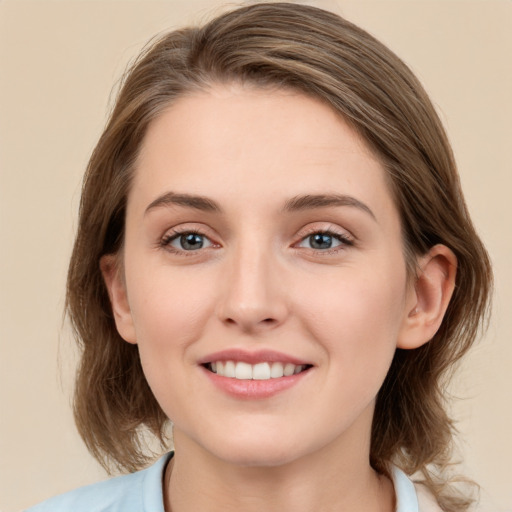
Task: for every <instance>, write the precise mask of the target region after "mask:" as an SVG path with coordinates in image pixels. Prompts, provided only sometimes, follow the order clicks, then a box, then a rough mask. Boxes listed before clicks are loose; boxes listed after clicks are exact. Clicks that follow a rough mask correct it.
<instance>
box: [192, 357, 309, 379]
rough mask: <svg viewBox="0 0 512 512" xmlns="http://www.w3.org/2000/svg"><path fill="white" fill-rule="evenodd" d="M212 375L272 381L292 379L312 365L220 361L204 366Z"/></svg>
mask: <svg viewBox="0 0 512 512" xmlns="http://www.w3.org/2000/svg"><path fill="white" fill-rule="evenodd" d="M202 366H203V367H204V368H206V370H208V371H210V372H211V373H215V374H217V375H218V376H219V377H226V378H228V379H237V380H259V381H264V380H271V379H280V378H283V377H291V376H292V375H298V374H299V373H303V372H306V371H307V370H309V369H310V368H311V367H312V365H311V364H293V363H284V362H280V361H264V362H259V363H256V364H250V363H247V362H244V361H233V360H227V361H226V360H219V361H211V362H207V363H204V364H203V365H202Z"/></svg>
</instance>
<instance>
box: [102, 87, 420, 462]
mask: <svg viewBox="0 0 512 512" xmlns="http://www.w3.org/2000/svg"><path fill="white" fill-rule="evenodd" d="M125 235H126V238H125V245H124V252H123V255H122V257H123V271H124V275H123V276H122V277H118V278H116V279H115V280H114V284H113V285H111V286H110V288H111V297H112V298H113V302H114V310H115V315H116V322H117V325H118V329H119V331H120V333H121V335H122V336H123V337H124V338H125V340H127V341H128V342H130V343H137V344H138V346H139V350H140V355H141V360H142V365H143V368H144V372H145V375H146V377H147V380H148V382H149V384H150V386H151V389H152V391H153V393H154V395H155V396H156V398H157V400H158V402H159V403H160V405H161V406H162V408H163V410H164V411H165V413H166V414H167V415H168V417H169V418H170V419H171V420H172V421H173V423H174V429H175V438H176V443H178V442H180V440H182V442H183V443H185V442H188V443H193V444H194V446H196V447H197V449H199V450H202V451H204V452H205V453H208V454H210V455H213V456H215V457H217V458H219V459H222V460H224V461H228V462H231V463H235V464H247V465H278V464H284V463H287V462H290V461H292V460H294V459H297V458H300V457H304V456H307V455H311V454H314V453H316V452H319V451H320V450H326V449H329V450H340V451H341V450H344V453H348V451H350V449H351V448H350V447H353V446H356V445H357V446H358V447H368V444H369V432H370V426H371V419H372V413H373V405H374V401H375V397H376V394H377V392H378V390H379V388H380V386H381V384H382V382H383V380H384V378H385V375H386V373H387V370H388V368H389V365H390V363H391V360H392V358H393V354H394V351H395V349H396V346H397V343H398V342H399V340H400V339H401V337H403V336H405V334H404V323H405V318H407V316H408V314H409V311H410V310H411V308H412V307H413V304H412V302H413V301H414V297H413V295H414V294H413V292H412V291H411V290H410V288H409V286H408V284H407V283H408V280H407V276H406V266H405V261H404V256H403V246H402V240H401V230H400V219H399V215H398V212H397V209H396V207H395V205H394V203H393V200H392V197H391V194H390V191H389V189H388V186H387V184H386V179H385V174H384V171H383V168H382V166H381V165H380V163H379V162H378V161H377V159H376V158H375V157H374V156H373V155H372V154H371V152H370V150H369V149H368V148H367V147H366V146H365V144H364V143H363V142H362V141H361V140H360V138H359V137H358V136H357V135H356V133H355V132H354V131H353V130H352V129H351V128H350V127H349V126H348V125H347V124H346V123H345V122H344V121H343V120H342V119H340V118H339V117H338V116H337V115H336V114H335V113H334V112H333V111H331V110H330V109H329V108H328V107H327V106H325V105H323V104H322V103H320V102H319V101H317V100H314V99H311V98H308V97H305V96H303V95H301V94H300V93H295V92H289V91H281V92H276V91H264V90H255V89H248V88H242V87H235V86H230V87H229V86H222V87H221V86H218V87H214V88H212V89H211V90H209V91H207V92H202V93H194V94H192V95H189V96H186V97H183V98H181V99H179V100H178V101H177V102H176V103H174V104H173V105H172V106H171V107H170V108H169V109H168V110H167V111H166V112H164V113H163V114H162V115H161V116H160V117H159V118H158V119H156V120H155V121H154V122H153V124H152V125H151V126H150V128H149V131H148V133H147V136H146V138H145V141H144V144H143V147H142V151H141V154H140V157H139V160H138V163H137V166H136V172H135V177H134V182H133V186H132V188H131V192H130V194H129V197H128V205H127V218H126V234H125ZM363 452H364V450H363Z"/></svg>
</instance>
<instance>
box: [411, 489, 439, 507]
mask: <svg viewBox="0 0 512 512" xmlns="http://www.w3.org/2000/svg"><path fill="white" fill-rule="evenodd" d="M414 487H415V488H416V495H417V496H418V504H419V510H420V512H443V511H442V510H441V508H440V507H439V504H438V503H437V501H436V499H435V498H434V496H433V495H432V493H431V492H430V491H429V490H428V489H427V488H426V487H425V486H424V485H423V484H414Z"/></svg>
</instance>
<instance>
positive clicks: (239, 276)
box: [220, 234, 286, 331]
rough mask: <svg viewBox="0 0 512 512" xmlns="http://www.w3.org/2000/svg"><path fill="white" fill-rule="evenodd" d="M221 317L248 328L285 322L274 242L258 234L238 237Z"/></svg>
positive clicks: (265, 326) (230, 264)
mask: <svg viewBox="0 0 512 512" xmlns="http://www.w3.org/2000/svg"><path fill="white" fill-rule="evenodd" d="M226 273H227V275H226V281H225V289H224V297H223V301H222V302H223V303H222V305H221V308H220V309H221V316H222V319H223V321H225V322H228V323H230V324H236V325H238V326H239V327H240V328H242V329H243V330H244V331H251V330H261V329H263V328H268V327H270V326H275V325H277V324H279V323H281V322H282V321H283V320H284V318H285V316H286V301H285V298H284V291H283V290H282V287H281V286H279V282H278V276H279V269H278V261H277V255H276V254H275V251H273V248H272V244H271V241H270V240H268V239H264V238H263V237H261V236H258V235H257V234H252V235H248V236H245V237H243V238H242V239H240V240H238V242H237V244H236V245H235V247H234V248H233V251H232V253H231V255H230V258H229V264H228V268H227V269H226Z"/></svg>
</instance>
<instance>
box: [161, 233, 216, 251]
mask: <svg viewBox="0 0 512 512" xmlns="http://www.w3.org/2000/svg"><path fill="white" fill-rule="evenodd" d="M163 243H164V245H167V246H171V247H173V248H174V249H177V250H179V251H197V250H199V249H203V248H205V247H210V246H211V245H212V243H211V241H210V240H209V239H208V238H207V237H206V236H204V235H201V234H200V233H193V232H187V233H179V234H176V235H172V236H171V237H169V238H167V239H164V241H163Z"/></svg>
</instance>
